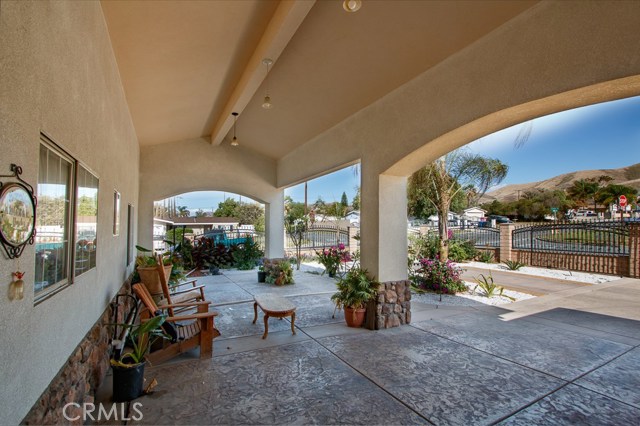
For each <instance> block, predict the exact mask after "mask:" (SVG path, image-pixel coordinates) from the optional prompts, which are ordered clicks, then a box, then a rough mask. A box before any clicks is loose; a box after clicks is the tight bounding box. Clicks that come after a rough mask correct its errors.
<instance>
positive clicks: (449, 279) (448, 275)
mask: <svg viewBox="0 0 640 426" xmlns="http://www.w3.org/2000/svg"><path fill="white" fill-rule="evenodd" d="M460 274H462V269H461V268H459V267H456V266H454V265H453V263H452V262H451V261H449V260H447V261H446V262H441V261H440V260H439V259H437V258H436V259H434V260H432V259H421V260H420V266H419V268H418V269H417V270H416V273H415V274H414V275H413V277H412V279H413V280H414V283H415V284H416V286H418V287H419V288H421V289H423V290H431V291H435V292H436V293H440V294H455V293H458V292H461V291H466V290H467V286H465V284H464V282H463V281H462V279H460Z"/></svg>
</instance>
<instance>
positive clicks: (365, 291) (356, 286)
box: [331, 266, 380, 309]
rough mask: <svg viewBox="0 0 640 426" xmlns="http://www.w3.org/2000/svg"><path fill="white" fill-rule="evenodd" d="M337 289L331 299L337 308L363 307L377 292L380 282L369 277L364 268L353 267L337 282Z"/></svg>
mask: <svg viewBox="0 0 640 426" xmlns="http://www.w3.org/2000/svg"><path fill="white" fill-rule="evenodd" d="M336 285H337V287H338V291H337V292H336V293H334V294H333V295H332V296H331V300H333V302H334V303H335V304H336V306H337V307H338V308H340V309H341V308H344V307H348V308H364V307H365V306H366V304H367V302H368V301H369V300H371V299H372V298H374V297H375V296H376V295H377V294H378V286H379V285H380V283H378V282H377V281H375V280H374V279H372V278H370V276H369V273H368V272H367V270H366V269H362V268H361V267H359V266H357V267H353V268H351V269H350V270H349V271H347V273H346V274H345V276H344V277H342V278H341V279H340V280H339V281H338V282H337V283H336Z"/></svg>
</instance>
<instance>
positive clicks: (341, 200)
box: [340, 191, 349, 207]
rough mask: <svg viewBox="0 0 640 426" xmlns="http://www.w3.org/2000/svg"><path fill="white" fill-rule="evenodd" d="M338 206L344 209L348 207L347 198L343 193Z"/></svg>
mask: <svg viewBox="0 0 640 426" xmlns="http://www.w3.org/2000/svg"><path fill="white" fill-rule="evenodd" d="M340 204H342V205H343V206H344V207H348V206H349V199H348V198H347V193H346V192H344V191H343V192H342V198H340Z"/></svg>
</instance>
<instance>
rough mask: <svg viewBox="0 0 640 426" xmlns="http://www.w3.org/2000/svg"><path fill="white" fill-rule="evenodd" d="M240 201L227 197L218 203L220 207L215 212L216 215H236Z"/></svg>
mask: <svg viewBox="0 0 640 426" xmlns="http://www.w3.org/2000/svg"><path fill="white" fill-rule="evenodd" d="M237 208H238V202H237V201H236V200H234V199H233V198H227V199H226V200H224V201H223V202H221V203H218V208H217V209H216V211H215V212H213V216H214V217H235V214H236V209H237Z"/></svg>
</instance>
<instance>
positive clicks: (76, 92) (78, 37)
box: [0, 0, 139, 424]
mask: <svg viewBox="0 0 640 426" xmlns="http://www.w3.org/2000/svg"><path fill="white" fill-rule="evenodd" d="M0 61H1V62H0V152H2V155H1V156H0V174H8V173H9V165H10V164H11V163H16V164H18V165H20V166H22V168H23V171H24V174H23V177H24V178H25V179H26V180H27V181H28V182H30V183H31V184H32V185H33V186H34V187H35V186H36V182H37V172H38V151H39V144H40V138H39V134H40V132H41V131H42V132H45V133H46V134H48V135H49V136H50V137H51V138H52V139H53V140H54V141H55V142H57V143H58V144H59V145H61V146H62V147H63V148H64V149H66V150H67V151H68V152H69V153H70V154H72V155H73V156H74V157H75V158H77V159H78V160H80V161H82V162H83V163H85V164H86V165H87V166H88V167H89V168H90V169H92V170H93V171H94V172H96V173H97V175H98V177H99V179H100V184H99V185H100V186H99V199H98V204H99V213H98V249H97V250H98V251H97V254H98V258H97V268H95V269H93V270H91V271H90V272H88V273H85V274H83V275H81V276H80V277H78V278H77V280H76V282H75V284H73V285H72V286H70V287H68V288H66V289H64V290H63V291H61V292H59V293H58V294H56V295H55V296H53V297H51V298H50V299H48V300H46V301H44V302H42V303H40V304H38V305H37V306H34V303H33V302H34V291H33V281H34V255H35V247H34V246H27V248H26V249H25V251H24V253H23V255H22V257H21V258H20V260H19V262H18V261H16V260H8V259H7V258H6V256H4V253H3V254H1V255H0V287H1V291H0V325H1V326H0V341H1V342H2V343H1V344H0V359H1V360H2V365H0V383H1V384H2V385H1V386H0V423H2V424H18V423H19V422H20V421H21V420H22V419H23V417H24V416H25V415H26V414H27V412H28V411H29V409H30V408H31V407H32V405H33V404H34V403H35V402H36V400H37V399H38V397H39V396H40V395H41V393H42V392H43V391H44V390H45V389H46V387H47V386H48V385H49V383H50V381H51V380H52V378H53V377H54V376H55V375H56V374H57V372H58V370H59V369H60V368H61V367H62V366H63V364H64V363H65V362H66V360H67V358H68V357H69V355H70V354H71V351H72V350H73V349H75V347H76V345H77V344H78V343H79V342H80V340H81V339H82V338H83V337H84V335H85V334H86V332H87V331H88V330H89V329H90V327H91V326H92V325H93V324H94V323H95V321H96V320H97V319H98V317H99V316H100V315H101V314H102V312H103V311H104V309H105V308H106V306H107V303H108V302H109V301H110V300H111V299H112V297H113V296H114V295H115V294H116V292H117V290H118V289H119V288H120V286H121V285H122V283H123V281H124V279H125V277H126V275H127V270H126V269H125V256H126V235H125V230H126V212H127V208H126V206H127V204H128V203H132V204H133V205H134V206H137V199H138V159H139V150H138V143H137V139H136V135H135V133H134V129H133V126H132V123H131V118H130V115H129V110H128V107H127V104H126V100H125V97H124V93H123V89H122V85H121V83H120V78H119V74H118V69H117V65H116V62H115V60H114V57H113V53H112V49H111V44H110V40H109V37H108V33H107V28H106V25H105V22H104V19H103V15H102V10H101V7H100V3H98V2H93V1H86V2H44V1H34V2H23V1H5V0H3V1H2V2H0ZM2 181H3V182H6V179H5V178H2ZM114 189H117V190H118V191H120V193H121V196H122V198H121V206H122V207H121V218H120V223H121V227H122V228H121V229H122V231H121V233H120V236H118V237H113V236H112V231H111V229H112V228H111V227H112V211H113V210H112V209H113V191H114ZM18 268H19V269H20V270H22V271H26V276H25V284H26V285H25V298H24V299H23V300H19V301H9V299H8V296H7V290H8V286H9V282H10V281H11V272H12V271H16V270H17V269H18ZM61 408H62V407H51V409H53V410H56V409H61Z"/></svg>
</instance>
